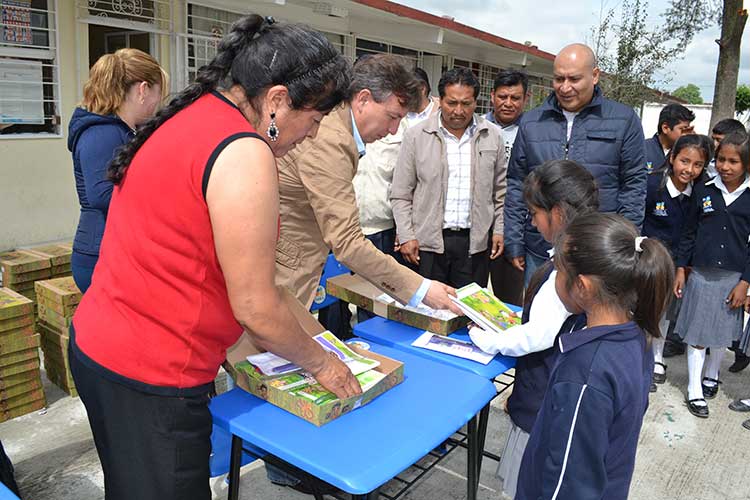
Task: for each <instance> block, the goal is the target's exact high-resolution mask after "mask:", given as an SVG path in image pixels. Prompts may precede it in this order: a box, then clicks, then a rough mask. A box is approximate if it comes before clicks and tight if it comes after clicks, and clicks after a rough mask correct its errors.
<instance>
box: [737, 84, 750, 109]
mask: <svg viewBox="0 0 750 500" xmlns="http://www.w3.org/2000/svg"><path fill="white" fill-rule="evenodd" d="M734 108H735V112H736V113H737V114H740V113H744V112H745V111H747V110H748V109H750V86H748V85H740V86H739V87H737V99H736V101H735V105H734Z"/></svg>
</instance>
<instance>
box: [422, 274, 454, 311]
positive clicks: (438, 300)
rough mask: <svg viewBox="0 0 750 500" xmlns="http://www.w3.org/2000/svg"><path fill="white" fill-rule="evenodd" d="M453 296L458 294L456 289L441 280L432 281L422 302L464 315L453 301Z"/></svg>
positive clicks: (434, 307) (435, 307)
mask: <svg viewBox="0 0 750 500" xmlns="http://www.w3.org/2000/svg"><path fill="white" fill-rule="evenodd" d="M451 296H453V297H455V296H456V290H455V289H453V288H452V287H449V286H448V285H446V284H444V283H440V282H439V281H432V282H431V283H430V288H429V289H428V290H427V294H426V295H425V296H424V299H422V302H424V303H425V304H427V305H428V306H430V307H431V308H433V309H448V310H450V311H451V312H453V313H455V314H458V315H461V316H463V314H464V313H463V312H461V309H460V308H459V307H458V306H457V305H456V304H454V303H453V301H452V300H451Z"/></svg>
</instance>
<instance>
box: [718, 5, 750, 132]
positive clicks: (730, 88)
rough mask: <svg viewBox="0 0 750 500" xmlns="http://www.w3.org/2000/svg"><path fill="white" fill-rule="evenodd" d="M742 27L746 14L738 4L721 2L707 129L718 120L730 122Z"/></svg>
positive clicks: (733, 104)
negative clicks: (716, 55)
mask: <svg viewBox="0 0 750 500" xmlns="http://www.w3.org/2000/svg"><path fill="white" fill-rule="evenodd" d="M745 23H747V10H745V9H743V8H742V0H724V12H723V14H722V20H721V40H719V41H718V43H719V64H718V65H717V66H716V83H715V85H714V103H713V108H712V109H711V127H710V128H713V126H714V124H716V122H718V121H719V120H723V119H724V118H734V106H735V99H736V97H737V79H738V77H739V72H740V43H741V42H742V32H743V30H744V29H745Z"/></svg>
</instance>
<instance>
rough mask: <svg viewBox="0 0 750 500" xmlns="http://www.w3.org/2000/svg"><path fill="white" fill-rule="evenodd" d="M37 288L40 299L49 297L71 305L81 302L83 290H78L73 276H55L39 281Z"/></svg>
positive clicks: (62, 304) (48, 299)
mask: <svg viewBox="0 0 750 500" xmlns="http://www.w3.org/2000/svg"><path fill="white" fill-rule="evenodd" d="M35 290H36V293H37V295H39V297H40V299H41V298H44V299H47V301H48V302H54V303H57V304H60V305H61V306H71V305H75V304H78V303H79V302H81V297H82V294H81V291H80V290H78V287H77V286H76V284H75V282H74V281H73V278H72V277H66V278H55V279H51V280H45V281H38V282H36V283H35Z"/></svg>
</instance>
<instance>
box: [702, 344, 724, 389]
mask: <svg viewBox="0 0 750 500" xmlns="http://www.w3.org/2000/svg"><path fill="white" fill-rule="evenodd" d="M725 351H726V349H724V348H723V347H717V348H715V349H714V348H713V347H712V348H711V354H709V355H708V356H706V374H705V375H704V376H705V377H708V378H713V379H716V380H719V368H721V360H722V359H724V352H725ZM704 384H706V386H707V387H713V386H715V385H716V382H711V381H708V380H706V381H705V382H704Z"/></svg>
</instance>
